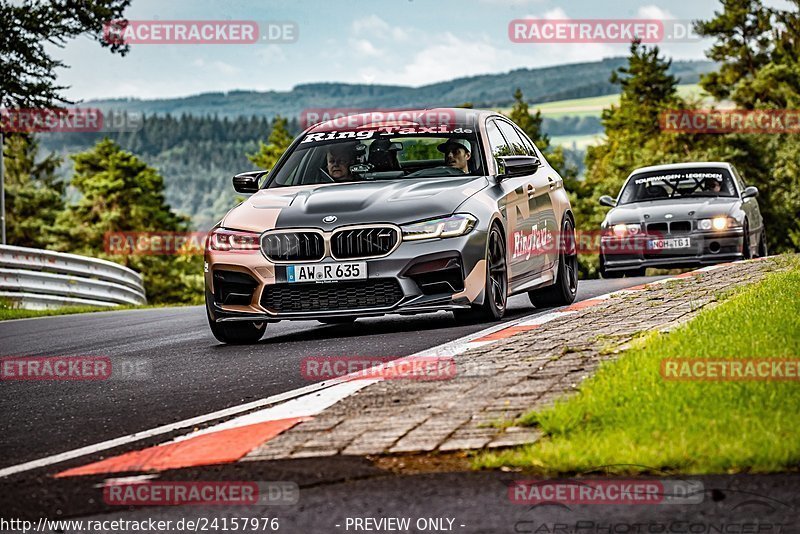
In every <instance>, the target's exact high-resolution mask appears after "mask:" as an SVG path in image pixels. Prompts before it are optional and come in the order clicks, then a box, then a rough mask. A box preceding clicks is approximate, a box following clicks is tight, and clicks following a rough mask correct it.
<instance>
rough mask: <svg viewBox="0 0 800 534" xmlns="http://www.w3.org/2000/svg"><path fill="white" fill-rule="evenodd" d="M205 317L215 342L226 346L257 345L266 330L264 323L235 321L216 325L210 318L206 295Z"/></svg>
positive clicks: (265, 323)
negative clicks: (215, 339)
mask: <svg viewBox="0 0 800 534" xmlns="http://www.w3.org/2000/svg"><path fill="white" fill-rule="evenodd" d="M206 317H208V326H210V327H211V333H212V334H214V337H215V338H217V341H220V342H222V343H227V344H228V345H248V344H251V343H257V342H258V341H259V340H260V339H261V338H262V337H263V336H264V332H265V331H266V330H267V322H266V321H241V322H240V321H236V322H229V323H218V322H216V321H214V319H213V318H212V317H211V302H210V299H209V297H208V294H206Z"/></svg>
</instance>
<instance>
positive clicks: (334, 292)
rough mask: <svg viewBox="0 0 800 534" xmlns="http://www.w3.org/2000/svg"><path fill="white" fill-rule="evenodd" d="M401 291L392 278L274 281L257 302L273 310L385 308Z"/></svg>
mask: <svg viewBox="0 0 800 534" xmlns="http://www.w3.org/2000/svg"><path fill="white" fill-rule="evenodd" d="M402 298H403V290H402V289H401V288H400V284H399V283H398V281H397V280H395V279H394V278H383V279H382V278H376V279H374V280H366V281H363V282H362V281H359V282H335V283H329V284H275V285H271V286H267V287H265V288H264V292H263V293H262V294H261V305H262V306H263V307H265V308H266V309H268V310H271V311H274V312H277V313H287V312H318V311H336V310H354V309H359V308H385V307H389V306H393V305H395V304H397V303H398V302H399V301H400V299H402Z"/></svg>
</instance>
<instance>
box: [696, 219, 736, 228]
mask: <svg viewBox="0 0 800 534" xmlns="http://www.w3.org/2000/svg"><path fill="white" fill-rule="evenodd" d="M738 226H739V224H738V223H737V222H736V219H732V218H730V217H714V218H713V219H700V220H699V221H697V228H698V230H712V229H713V230H717V231H719V230H725V229H726V228H736V227H738Z"/></svg>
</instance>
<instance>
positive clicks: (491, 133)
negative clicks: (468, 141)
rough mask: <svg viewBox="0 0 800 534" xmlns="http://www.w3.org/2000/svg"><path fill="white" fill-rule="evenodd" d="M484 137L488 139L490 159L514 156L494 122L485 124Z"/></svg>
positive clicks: (490, 121)
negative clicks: (490, 152)
mask: <svg viewBox="0 0 800 534" xmlns="http://www.w3.org/2000/svg"><path fill="white" fill-rule="evenodd" d="M486 136H487V137H488V138H489V146H490V147H491V148H492V157H495V158H498V157H500V156H511V155H513V154H514V152H512V150H511V148H510V147H509V146H508V143H506V140H505V138H504V137H503V135H502V134H501V133H500V129H499V128H498V127H497V123H496V122H495V121H494V120H489V121H488V122H487V123H486Z"/></svg>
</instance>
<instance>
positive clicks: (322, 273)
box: [286, 261, 367, 282]
mask: <svg viewBox="0 0 800 534" xmlns="http://www.w3.org/2000/svg"><path fill="white" fill-rule="evenodd" d="M366 277H367V262H365V261H357V262H351V263H314V264H309V265H288V266H287V267H286V281H287V282H338V281H340V280H363V279H365V278H366Z"/></svg>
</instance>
